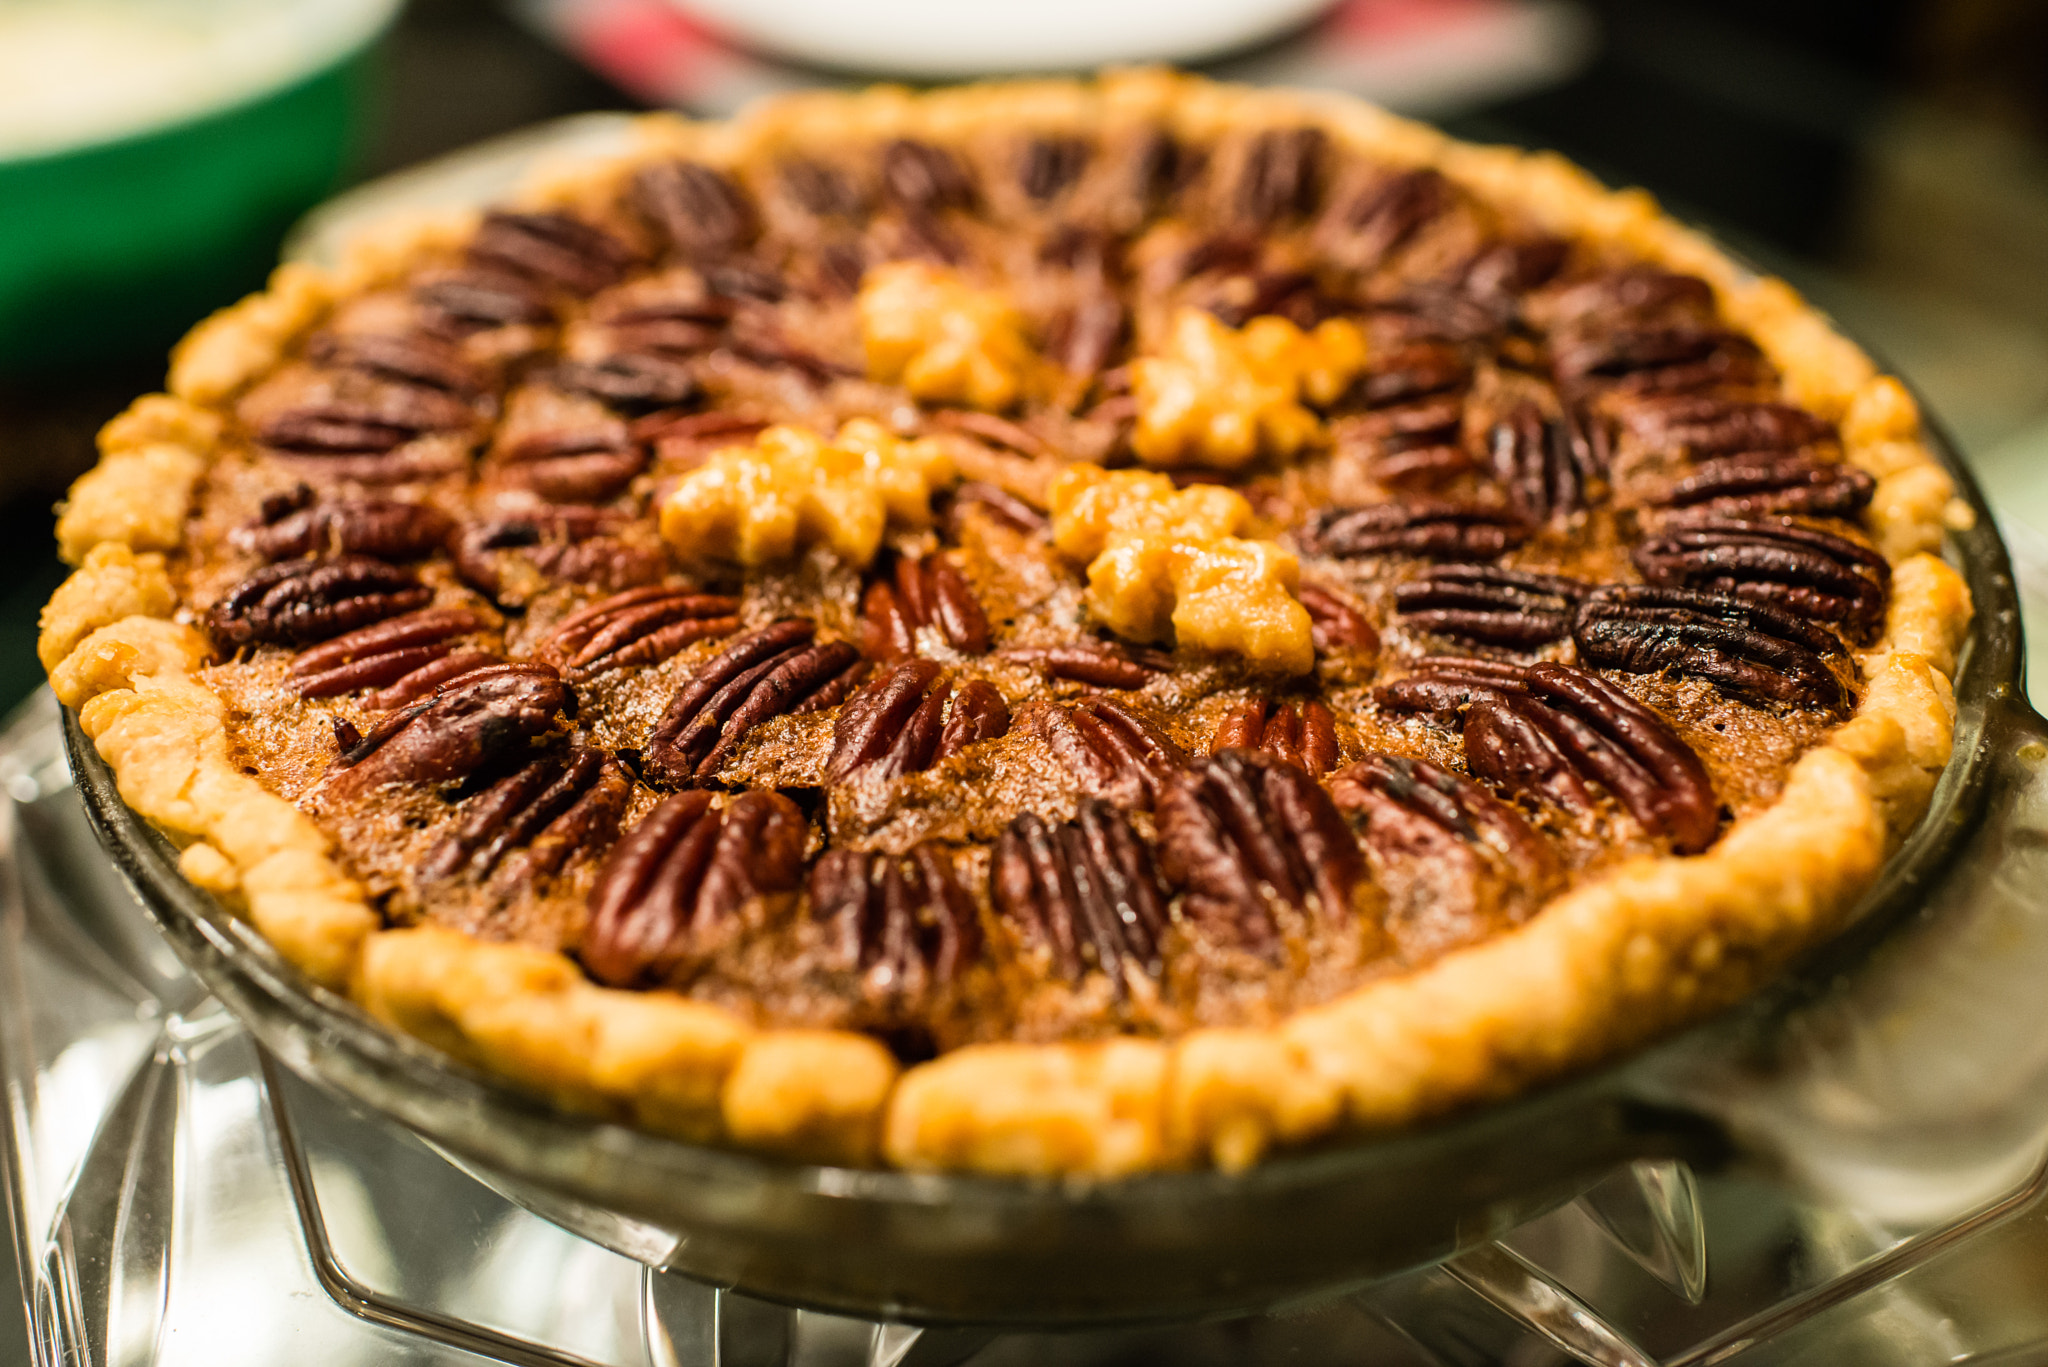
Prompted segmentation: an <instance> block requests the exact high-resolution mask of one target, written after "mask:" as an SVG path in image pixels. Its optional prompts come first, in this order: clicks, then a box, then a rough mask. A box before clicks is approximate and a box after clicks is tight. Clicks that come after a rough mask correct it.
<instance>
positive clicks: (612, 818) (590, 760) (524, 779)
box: [419, 745, 633, 886]
mask: <svg viewBox="0 0 2048 1367" xmlns="http://www.w3.org/2000/svg"><path fill="white" fill-rule="evenodd" d="M632 791H633V780H632V776H631V775H629V774H628V773H627V772H626V770H625V767H624V766H623V765H621V764H620V763H619V762H618V761H617V760H616V759H613V758H612V757H610V756H609V755H606V754H605V753H604V752H602V751H600V750H593V749H590V748H588V747H587V746H581V745H577V746H571V747H570V748H569V749H568V750H567V751H566V752H564V753H561V754H552V755H542V756H540V757H539V758H537V759H533V760H530V761H528V762H527V763H526V764H524V765H522V766H520V767H519V768H518V769H515V770H513V771H512V772H511V773H510V774H507V775H506V776H505V777H504V778H501V779H499V780H498V781H497V782H496V783H494V784H492V785H491V786H490V787H488V788H486V789H484V790H483V791H482V792H481V793H478V794H477V795H476V796H474V797H472V798H470V799H468V800H467V801H465V802H464V803H463V804H462V808H461V812H460V814H459V815H458V816H457V817H456V819H455V823H454V825H453V826H452V827H451V828H450V829H449V831H448V833H447V834H446V835H444V836H442V837H441V838H440V839H439V840H438V841H436V842H435V843H434V846H433V848H432V849H430V850H428V851H427V856H426V858H425V859H424V860H423V861H421V864H420V870H419V872H420V877H421V878H422V879H423V880H424V881H428V882H438V881H441V880H443V879H448V878H454V877H456V876H458V875H467V876H469V877H472V878H485V877H488V876H490V874H491V873H492V871H493V870H498V869H500V866H501V865H502V866H503V868H502V871H501V878H502V880H503V881H504V882H505V883H506V884H507V885H508V886H518V885H520V884H522V883H525V882H528V881H531V880H532V879H534V878H538V877H541V876H543V875H545V874H551V873H557V872H559V871H560V870H561V868H562V867H563V866H564V865H565V864H567V863H568V862H569V861H570V860H571V859H574V858H576V857H578V856H579V855H585V854H596V853H599V852H601V851H602V850H603V849H604V847H605V846H606V845H608V844H610V842H611V840H612V838H613V837H614V836H616V835H617V834H618V829H619V818H620V817H621V816H622V815H623V814H624V813H625V810H626V800H627V798H629V797H630V796H631V795H632ZM515 853H516V854H517V855H518V856H519V857H517V858H508V856H512V855H514V854H515Z"/></svg>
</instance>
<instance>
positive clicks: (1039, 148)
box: [1017, 137, 1095, 204]
mask: <svg viewBox="0 0 2048 1367" xmlns="http://www.w3.org/2000/svg"><path fill="white" fill-rule="evenodd" d="M1094 151H1095V149H1094V148H1092V147H1090V146H1089V145H1088V143H1087V142H1086V140H1084V139H1081V138H1047V137H1039V138H1032V139H1031V140H1030V141H1029V142H1027V143H1025V144H1024V153H1023V155H1022V156H1021V157H1019V158H1018V163H1017V183H1018V184H1019V185H1020V186H1022V187H1023V190H1024V193H1025V194H1026V195H1027V196H1029V197H1030V198H1031V199H1032V200H1034V201H1036V202H1037V203H1039V204H1044V203H1046V202H1048V201H1050V200H1052V199H1055V198H1057V197H1058V196H1059V195H1060V193H1061V192H1063V191H1064V190H1066V189H1067V188H1068V187H1069V186H1071V185H1072V184H1073V183H1074V182H1075V181H1077V180H1079V179H1080V178H1081V172H1083V171H1085V170H1086V169H1087V168H1088V158H1089V157H1091V156H1093V155H1094Z"/></svg>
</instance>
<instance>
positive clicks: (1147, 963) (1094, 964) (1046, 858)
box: [989, 799, 1169, 997]
mask: <svg viewBox="0 0 2048 1367" xmlns="http://www.w3.org/2000/svg"><path fill="white" fill-rule="evenodd" d="M989 900H990V901H991V902H992V903H993V904H994V906H995V909H996V912H997V914H998V915H1000V916H1001V917H1002V918H1003V920H1004V921H1005V922H1006V923H1007V924H1009V925H1011V926H1013V927H1014V928H1015V929H1016V931H1017V933H1018V935H1019V937H1020V938H1021V939H1022V940H1023V941H1024V943H1025V944H1027V945H1033V946H1039V945H1042V946H1044V947H1045V948H1046V949H1047V950H1049V951H1050V953H1051V956H1052V961H1053V967H1054V969H1055V970H1056V971H1057V972H1058V973H1059V974H1060V976H1061V977H1063V978H1065V979H1067V980H1068V981H1069V982H1078V981H1080V980H1081V979H1082V978H1083V977H1084V976H1085V975H1086V974H1087V973H1089V972H1090V971H1091V970H1092V971H1097V972H1101V973H1103V974H1104V975H1106V976H1107V977H1108V978H1109V980H1110V983H1111V985H1112V987H1113V988H1114V989H1115V990H1116V993H1117V995H1118V996H1119V997H1122V996H1123V995H1124V994H1125V993H1126V992H1127V991H1129V989H1130V987H1131V986H1132V985H1133V982H1134V980H1142V979H1151V980H1157V979H1158V977H1159V976H1160V971H1161V967H1162V964H1161V954H1160V941H1161V939H1162V937H1163V936H1164V935H1165V932H1166V927H1167V925H1168V921H1169V911H1168V900H1169V899H1168V894H1167V891H1166V888H1165V887H1164V885H1163V884H1162V883H1161V882H1160V878H1159V873H1158V869H1157V867H1156V865H1155V863H1154V861H1153V857H1152V851H1151V849H1150V847H1149V846H1147V845H1146V844H1145V842H1144V840H1143V839H1141V838H1140V837H1139V835H1138V833H1137V832H1136V831H1134V830H1132V829H1131V825H1130V822H1129V821H1127V820H1125V819H1124V816H1123V814H1122V813H1121V812H1118V811H1117V810H1116V809H1115V808H1114V807H1111V806H1110V805H1108V804H1107V803H1105V802H1100V801H1097V800H1094V799H1090V800H1088V801H1085V802H1083V803H1082V804H1081V810H1080V813H1079V815H1078V816H1077V818H1076V819H1075V820H1073V821H1068V822H1065V823H1063V824H1061V825H1058V826H1054V825H1052V824H1051V823H1049V822H1047V821H1046V820H1045V819H1044V818H1043V817H1041V816H1039V815H1038V814H1037V813H1036V812H1025V813H1023V814H1021V815H1019V816H1018V817H1017V818H1016V819H1015V820H1013V821H1012V822H1011V823H1010V824H1009V826H1008V827H1007V828H1006V829H1005V830H1004V831H1003V834H1002V837H1001V838H1000V839H999V840H997V841H996V847H995V853H994V856H993V857H992V858H991V860H990V862H989Z"/></svg>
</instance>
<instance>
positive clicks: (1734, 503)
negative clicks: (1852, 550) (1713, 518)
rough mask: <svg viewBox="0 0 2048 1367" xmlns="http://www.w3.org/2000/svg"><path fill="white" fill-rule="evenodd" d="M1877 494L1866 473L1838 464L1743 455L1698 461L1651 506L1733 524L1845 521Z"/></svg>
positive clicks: (1775, 455)
mask: <svg viewBox="0 0 2048 1367" xmlns="http://www.w3.org/2000/svg"><path fill="white" fill-rule="evenodd" d="M1876 491H1877V481H1876V480H1875V479H1873V478H1871V476H1870V475H1869V473H1868V472H1866V471H1863V470H1859V469H1857V468H1856V467H1855V466H1853V465H1848V464H1844V463H1843V462H1841V461H1834V460H1819V459H1816V458H1815V457H1813V456H1811V455H1807V454H1803V453H1798V452H1794V453H1789V454H1784V453H1775V452H1746V453H1743V454H1740V455H1734V456H1726V457H1722V458H1719V459H1715V460H1708V461H1703V462H1702V463H1701V464H1700V467H1699V468H1698V469H1697V470H1695V471H1693V472H1692V473H1691V474H1689V475H1685V476H1683V477H1682V478H1680V479H1677V480H1674V481H1672V483H1671V487H1670V488H1669V489H1667V490H1664V491H1663V492H1662V493H1661V495H1660V496H1659V497H1658V498H1657V499H1656V500H1655V501H1656V502H1657V503H1658V504H1660V505H1662V506H1664V507H1669V508H1691V507H1699V508H1702V509H1704V510H1706V511H1708V512H1710V513H1713V514H1716V515H1719V516H1728V517H1738V518H1749V517H1763V516H1769V515H1773V514H1783V513H1797V514H1802V515H1804V516H1807V517H1845V518H1846V517H1854V516H1856V515H1857V514H1858V513H1860V512H1862V511H1863V510H1864V509H1865V508H1867V507H1868V506H1870V499H1871V495H1872V494H1874V493H1875V492H1876Z"/></svg>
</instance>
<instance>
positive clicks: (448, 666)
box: [343, 650, 505, 749]
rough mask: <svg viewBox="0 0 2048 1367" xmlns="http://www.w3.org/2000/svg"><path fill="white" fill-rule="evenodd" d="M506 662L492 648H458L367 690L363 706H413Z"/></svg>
mask: <svg viewBox="0 0 2048 1367" xmlns="http://www.w3.org/2000/svg"><path fill="white" fill-rule="evenodd" d="M504 663H505V661H504V660H503V659H501V658H499V657H498V656H496V655H493V654H491V653H490V652H488V651H482V650H458V651H455V652H454V653H453V654H449V655H443V656H441V657H440V658H439V659H437V660H431V661H429V662H428V663H426V664H423V665H420V666H419V667H418V668H416V669H414V670H412V671H411V672H409V673H407V674H405V675H404V676H403V677H401V678H399V679H398V680H397V681H396V682H394V683H392V684H391V685H389V686H388V687H385V688H380V689H378V690H376V691H375V692H373V693H365V694H364V695H363V706H364V707H366V708H368V709H369V710H370V711H372V712H395V711H397V710H398V709H399V708H402V707H410V706H412V705H413V704H414V703H416V702H418V701H419V700H420V699H422V698H424V697H427V696H428V695H429V694H431V693H434V692H436V691H437V690H439V689H441V688H443V687H445V686H448V685H451V684H455V683H459V682H460V681H462V680H463V679H466V678H468V677H469V676H470V675H472V674H474V673H476V672H477V671H478V670H480V669H490V668H492V667H494V666H497V665H501V664H504ZM343 748H344V749H346V748H348V747H346V746H344V747H343Z"/></svg>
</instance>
